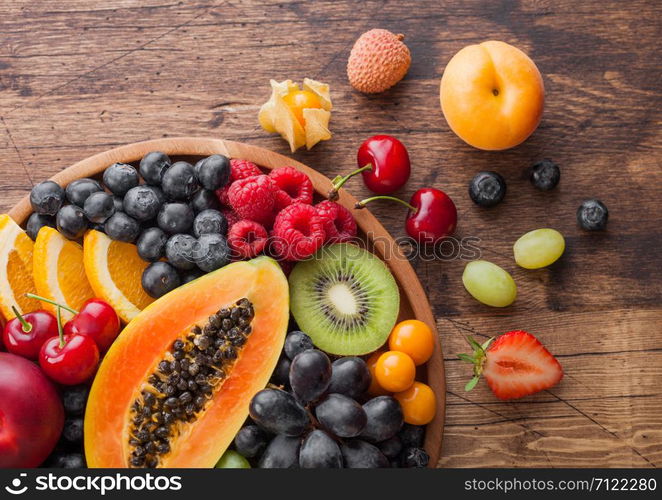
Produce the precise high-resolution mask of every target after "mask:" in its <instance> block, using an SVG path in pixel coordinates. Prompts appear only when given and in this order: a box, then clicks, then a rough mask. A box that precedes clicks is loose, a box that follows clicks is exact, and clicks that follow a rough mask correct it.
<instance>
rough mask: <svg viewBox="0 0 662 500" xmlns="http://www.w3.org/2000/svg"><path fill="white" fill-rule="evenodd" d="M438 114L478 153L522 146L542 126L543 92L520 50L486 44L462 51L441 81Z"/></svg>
mask: <svg viewBox="0 0 662 500" xmlns="http://www.w3.org/2000/svg"><path fill="white" fill-rule="evenodd" d="M440 98H441V109H442V111H443V113H444V116H445V117H446V121H447V122H448V125H449V126H450V128H451V129H452V130H453V132H455V133H456V134H457V135H458V136H459V137H460V138H461V139H462V140H464V141H465V142H467V143H468V144H470V145H471V146H474V147H476V148H479V149H486V150H501V149H508V148H512V147H514V146H517V145H518V144H520V143H522V142H523V141H524V140H525V139H526V138H527V137H529V136H530V135H531V134H532V133H533V131H534V130H535V129H536V127H537V126H538V124H539V123H540V118H541V116H542V110H543V106H544V102H545V88H544V86H543V82H542V77H541V76H540V71H538V68H537V67H536V65H535V63H534V62H533V61H532V60H531V59H530V58H529V57H528V56H527V55H526V54H525V53H524V52H522V51H521V50H519V49H518V48H516V47H513V46H512V45H508V44H507V43H504V42H497V41H489V42H483V43H481V44H478V45H469V46H468V47H465V48H463V49H462V50H460V51H459V52H458V53H457V54H455V55H454V56H453V58H452V59H451V60H450V62H449V63H448V65H447V66H446V69H445V70H444V75H443V77H442V78H441V88H440Z"/></svg>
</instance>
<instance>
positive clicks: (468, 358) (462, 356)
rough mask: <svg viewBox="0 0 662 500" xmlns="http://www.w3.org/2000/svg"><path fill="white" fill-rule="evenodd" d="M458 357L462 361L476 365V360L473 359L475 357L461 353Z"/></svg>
mask: <svg viewBox="0 0 662 500" xmlns="http://www.w3.org/2000/svg"><path fill="white" fill-rule="evenodd" d="M457 357H458V358H460V359H461V360H462V361H465V362H467V363H471V364H474V358H473V356H471V355H469V354H465V353H463V352H461V353H459V354H458V355H457Z"/></svg>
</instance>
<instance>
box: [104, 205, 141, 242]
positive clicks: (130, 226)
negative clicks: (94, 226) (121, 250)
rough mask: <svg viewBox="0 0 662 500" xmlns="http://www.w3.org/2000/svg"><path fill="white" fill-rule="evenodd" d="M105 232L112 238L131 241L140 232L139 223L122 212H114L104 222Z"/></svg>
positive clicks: (134, 239)
mask: <svg viewBox="0 0 662 500" xmlns="http://www.w3.org/2000/svg"><path fill="white" fill-rule="evenodd" d="M105 228H106V234H107V235H108V236H109V237H110V238H111V239H113V240H117V241H124V242H127V243H133V242H134V241H136V238H137V237H138V235H139V234H140V224H138V221H137V220H136V219H134V218H133V217H129V216H128V215H126V214H125V213H124V212H115V213H114V214H113V215H111V216H110V217H109V218H108V220H107V221H106V223H105Z"/></svg>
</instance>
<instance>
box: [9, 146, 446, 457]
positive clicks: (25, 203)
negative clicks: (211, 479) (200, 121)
mask: <svg viewBox="0 0 662 500" xmlns="http://www.w3.org/2000/svg"><path fill="white" fill-rule="evenodd" d="M150 151H163V152H164V153H166V154H168V155H170V156H209V155H211V154H215V153H218V154H225V155H227V156H229V157H232V158H243V159H246V160H250V161H253V162H255V163H257V164H258V165H260V166H263V167H266V168H269V169H273V168H277V167H282V166H286V165H292V166H294V167H296V168H297V169H299V170H301V171H303V172H305V173H306V174H307V175H308V176H309V177H310V178H311V180H312V181H313V185H314V187H315V190H316V191H317V192H318V193H319V194H321V195H325V194H326V193H327V192H328V191H329V190H330V189H331V182H330V180H329V179H328V178H327V177H325V176H324V175H322V174H320V173H319V172H317V171H316V170H313V169H312V168H310V167H308V166H306V165H304V164H303V163H300V162H298V161H296V160H293V159H292V158H288V157H286V156H283V155H281V154H279V153H275V152H273V151H269V150H267V149H264V148H261V147H258V146H251V145H248V144H243V143H240V142H235V141H227V140H223V139H214V138H199V137H174V138H164V139H154V140H149V141H142V142H136V143H132V144H127V145H124V146H120V147H117V148H113V149H110V150H107V151H104V152H101V153H98V154H95V155H93V156H90V157H88V158H86V159H84V160H81V161H79V162H78V163H75V164H74V165H72V166H70V167H68V168H66V169H64V170H63V171H61V172H59V173H57V174H56V175H54V176H53V177H52V180H54V181H55V182H57V183H58V184H60V185H61V186H63V187H64V186H66V185H67V184H69V183H70V182H72V181H73V180H76V179H79V178H82V177H91V176H95V175H98V174H100V173H101V172H102V171H103V169H104V168H106V167H107V166H108V165H111V164H112V163H115V162H122V163H133V162H136V161H139V160H140V159H141V158H142V157H143V156H144V155H145V154H147V153H148V152H150ZM356 201H357V200H356V198H354V197H353V196H352V195H350V194H349V193H348V192H347V191H346V190H344V189H341V191H340V199H339V200H338V202H339V203H341V204H342V205H344V206H345V207H347V208H349V209H350V210H351V209H353V207H354V204H355V203H356ZM31 213H32V209H31V207H30V200H29V196H27V195H26V196H25V197H24V198H23V199H21V200H20V201H19V202H18V203H17V204H16V205H15V206H14V207H13V208H12V209H11V210H10V211H9V215H10V216H11V217H12V218H13V219H14V220H15V221H16V222H17V223H19V224H23V223H24V222H25V221H26V220H27V218H28V217H29V216H30V214H31ZM353 214H354V216H355V218H356V222H357V224H358V226H359V227H360V228H361V230H362V231H363V232H364V233H371V234H372V235H373V238H372V240H373V243H374V248H375V250H376V251H377V252H378V253H379V254H380V257H382V258H383V259H384V260H385V262H386V263H387V265H388V266H389V268H390V270H391V272H392V273H393V275H394V276H395V279H396V281H397V282H398V283H399V284H400V286H401V288H402V291H403V293H404V294H405V296H406V297H407V300H408V301H409V303H410V305H411V308H412V310H413V312H414V316H415V317H416V319H419V320H421V321H424V322H425V323H427V324H428V325H429V326H430V328H432V330H433V331H434V332H436V331H437V330H436V324H435V320H434V315H433V313H432V309H431V308H430V303H429V302H428V299H427V295H426V294H425V291H424V290H423V287H422V286H421V283H420V281H419V280H418V277H417V276H416V273H415V271H414V269H413V268H412V266H411V264H410V263H409V261H408V260H407V259H406V258H405V257H404V256H403V255H402V253H400V252H399V247H398V246H397V244H395V242H394V240H393V238H392V237H391V235H390V234H389V233H388V232H387V231H386V229H384V227H383V226H382V225H381V223H380V222H379V221H378V220H377V219H376V218H375V217H374V216H373V215H372V214H371V213H370V212H369V211H368V210H353ZM387 242H388V246H389V247H390V248H391V249H393V250H394V251H395V252H396V253H397V255H395V257H397V258H395V259H386V258H384V255H385V252H386V249H387ZM427 378H428V383H429V384H430V385H431V386H432V387H434V388H435V394H436V396H437V413H436V416H435V419H434V420H433V421H432V422H431V423H430V424H429V425H428V427H427V429H426V438H425V449H426V450H427V452H428V453H429V455H430V467H435V466H436V465H437V463H438V462H439V458H440V456H441V447H442V438H443V431H444V420H445V410H446V379H445V375H444V362H443V353H442V349H441V343H440V341H439V335H438V334H437V335H436V342H435V351H434V354H433V356H432V358H431V359H430V361H428V363H427Z"/></svg>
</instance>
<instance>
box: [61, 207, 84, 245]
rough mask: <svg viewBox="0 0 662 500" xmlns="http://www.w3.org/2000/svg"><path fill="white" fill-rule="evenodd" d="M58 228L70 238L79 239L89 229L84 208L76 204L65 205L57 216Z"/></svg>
mask: <svg viewBox="0 0 662 500" xmlns="http://www.w3.org/2000/svg"><path fill="white" fill-rule="evenodd" d="M55 224H56V225H57V230H58V231H60V232H61V233H62V234H63V235H64V236H66V237H67V238H69V239H70V240H77V239H78V238H81V237H82V236H83V233H85V230H86V229H87V219H86V218H85V213H84V212H83V209H82V208H80V207H78V206H76V205H65V206H64V207H62V208H61V209H60V210H59V211H58V213H57V217H56V218H55Z"/></svg>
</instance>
